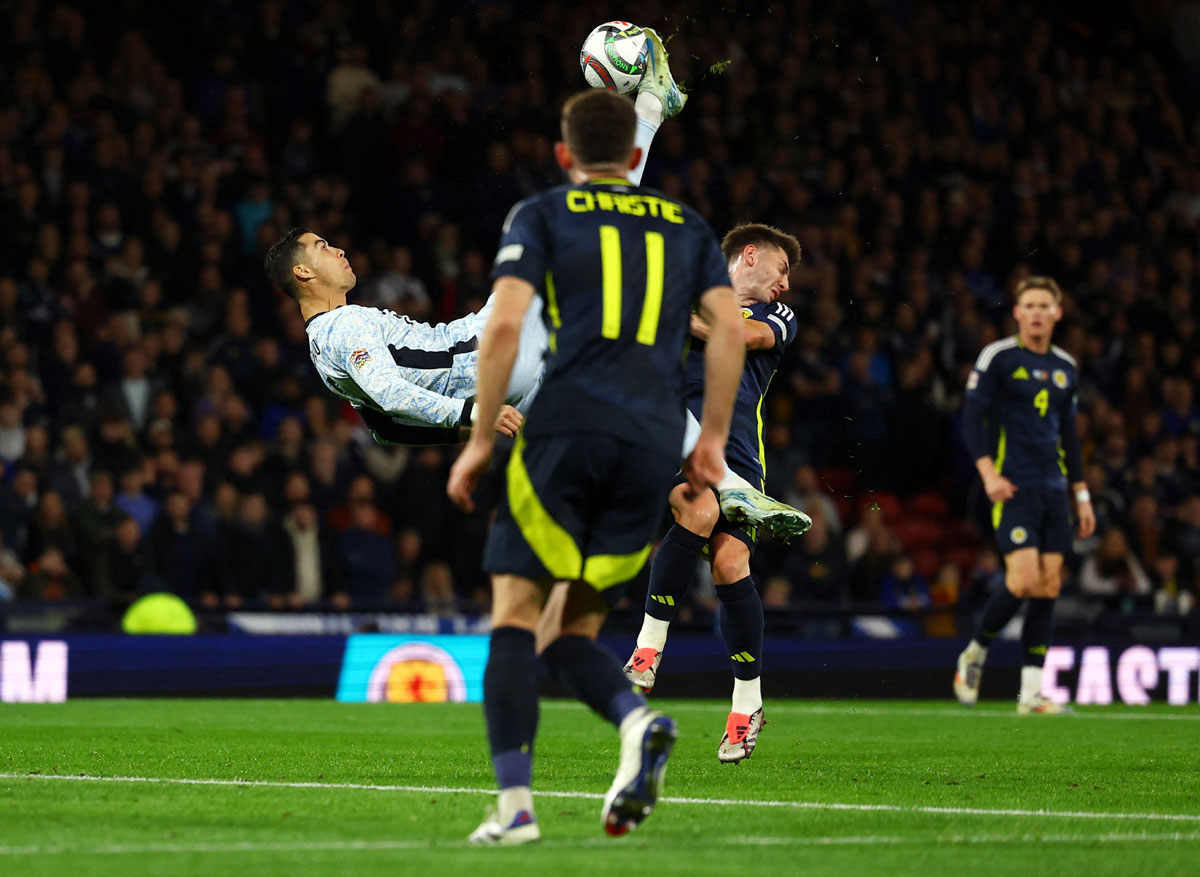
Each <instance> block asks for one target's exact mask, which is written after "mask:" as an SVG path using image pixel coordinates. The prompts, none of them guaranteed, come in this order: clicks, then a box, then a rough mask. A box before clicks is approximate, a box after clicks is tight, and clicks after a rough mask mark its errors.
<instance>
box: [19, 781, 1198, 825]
mask: <svg viewBox="0 0 1200 877" xmlns="http://www.w3.org/2000/svg"><path fill="white" fill-rule="evenodd" d="M6 779H7V780H67V781H75V782H95V783H161V784H163V785H181V786H236V787H241V788H266V789H343V790H351V791H366V792H417V793H420V794H442V795H494V794H496V790H495V789H471V788H460V787H455V786H400V785H376V784H369V783H311V782H283V781H271V780H219V779H189V778H186V777H97V776H85V775H75V776H71V775H65V774H64V775H59V774H22V773H0V780H6ZM534 794H535V795H537V796H539V797H542V798H571V799H597V800H599V799H601V798H603V797H604V796H603V795H600V794H598V793H595V792H558V791H535V792H534ZM659 800H660V801H665V802H669V803H672V804H699V805H706V806H716V807H731V806H732V807H780V808H785V809H795V810H839V811H850V812H858V813H926V814H932V815H939V816H1036V817H1050V818H1058V819H1137V820H1150V821H1157V822H1200V813H1196V814H1193V813H1120V812H1118V813H1100V812H1095V811H1089V810H1020V809H1013V808H1002V809H999V808H998V809H989V808H983V807H905V806H901V805H899V804H843V803H838V802H832V801H761V800H750V799H746V800H742V799H737V798H676V797H670V796H663V797H662V798H659Z"/></svg>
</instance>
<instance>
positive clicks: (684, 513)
mask: <svg viewBox="0 0 1200 877" xmlns="http://www.w3.org/2000/svg"><path fill="white" fill-rule="evenodd" d="M686 492H687V485H684V484H681V485H679V487H677V488H675V490H673V491H672V492H671V510H672V511H673V512H674V513H675V520H676V522H677V523H678V524H679V525H680V526H681V527H684V528H685V529H687V530H690V531H691V532H693V533H696V534H697V535H699V536H708V535H710V534H711V533H712V531H713V528H714V527H715V526H717V519H718V518H719V517H720V515H721V507H720V506H719V505H718V504H717V498H716V497H715V496H713V495H712V493H711V492H710V491H705V492H704V493H702V494H700V495H699V496H695V497H693V498H691V499H687V498H686Z"/></svg>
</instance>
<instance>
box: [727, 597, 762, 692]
mask: <svg viewBox="0 0 1200 877" xmlns="http://www.w3.org/2000/svg"><path fill="white" fill-rule="evenodd" d="M717 596H718V597H720V598H721V636H722V637H723V638H724V639H725V649H726V650H727V651H728V652H729V661H730V664H731V665H732V666H733V675H734V677H735V678H737V679H757V678H758V677H759V676H761V675H762V648H763V621H764V619H763V606H762V599H761V598H760V597H759V596H758V589H757V588H756V587H754V579H753V578H752V577H750V576H746V577H745V578H744V579H739V580H738V581H736V582H733V583H732V584H729V585H717Z"/></svg>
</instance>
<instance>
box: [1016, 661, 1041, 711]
mask: <svg viewBox="0 0 1200 877" xmlns="http://www.w3.org/2000/svg"><path fill="white" fill-rule="evenodd" d="M1041 693H1042V668H1041V667H1022V668H1021V701H1022V702H1024V703H1028V702H1029V701H1031V700H1033V699H1034V698H1035V697H1037V696H1038V695H1039V694H1041Z"/></svg>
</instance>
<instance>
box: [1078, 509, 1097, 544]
mask: <svg viewBox="0 0 1200 877" xmlns="http://www.w3.org/2000/svg"><path fill="white" fill-rule="evenodd" d="M1075 511H1076V513H1077V514H1078V515H1079V530H1078V531H1077V532H1078V534H1079V538H1080V539H1086V538H1087V537H1088V536H1091V535H1092V534H1093V533H1095V532H1096V511H1095V509H1093V508H1092V504H1091V502H1080V503H1076V504H1075Z"/></svg>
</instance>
